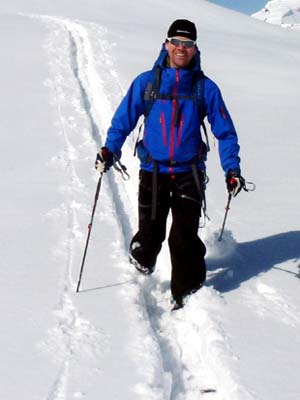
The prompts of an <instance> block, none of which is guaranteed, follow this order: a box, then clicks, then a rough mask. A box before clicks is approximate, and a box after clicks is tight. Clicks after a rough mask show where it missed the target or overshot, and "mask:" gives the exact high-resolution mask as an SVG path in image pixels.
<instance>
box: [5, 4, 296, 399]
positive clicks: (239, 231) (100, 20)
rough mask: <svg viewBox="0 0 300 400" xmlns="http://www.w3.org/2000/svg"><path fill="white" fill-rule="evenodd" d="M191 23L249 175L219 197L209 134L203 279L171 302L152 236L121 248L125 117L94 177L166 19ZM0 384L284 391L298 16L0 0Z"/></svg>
mask: <svg viewBox="0 0 300 400" xmlns="http://www.w3.org/2000/svg"><path fill="white" fill-rule="evenodd" d="M178 17H184V18H189V19H191V20H193V21H195V23H196V24H197V26H198V31H199V40H198V44H199V47H200V49H201V53H202V64H203V69H204V71H205V73H206V74H207V75H208V76H210V77H211V78H212V79H214V80H215V81H216V82H217V83H218V84H219V86H220V87H221V89H222V92H223V95H224V98H225V100H226V103H227V105H228V108H229V110H230V112H231V115H232V118H233V120H234V122H235V125H236V128H237V131H238V133H239V141H240V145H241V158H242V173H243V175H244V176H245V178H246V179H247V180H249V181H254V182H255V184H256V191H255V192H252V193H246V192H243V193H241V194H240V195H239V196H238V197H237V198H235V199H234V200H233V201H232V204H231V208H230V211H229V215H228V220H227V225H226V231H225V235H224V238H223V240H222V242H218V235H219V232H220V227H221V224H222V221H223V217H224V211H225V205H226V200H227V194H226V190H225V183H224V175H223V172H222V170H221V167H220V163H219V159H218V151H217V144H215V145H214V140H213V138H212V137H211V136H210V141H211V148H212V150H211V152H210V153H209V161H208V165H207V167H208V175H209V177H210V182H209V184H208V188H207V202H208V214H209V216H210V221H207V222H206V225H205V227H203V228H201V229H199V234H200V235H201V237H202V238H203V240H204V241H205V243H206V245H207V249H208V254H207V265H208V279H207V283H206V285H205V287H204V288H203V289H201V291H199V292H198V293H197V294H195V295H193V296H191V297H190V299H189V300H188V303H187V305H186V307H185V308H184V309H182V310H179V311H177V312H170V291H169V279H170V263H169V254H168V249H167V245H165V246H164V248H163V251H162V253H161V255H160V257H159V260H158V265H157V271H156V272H155V274H154V275H153V276H151V277H148V278H147V277H141V276H139V275H138V274H137V273H136V272H135V271H134V270H133V269H132V267H131V266H130V265H129V264H128V259H127V249H128V244H129V241H130V239H131V237H132V235H133V233H134V232H135V230H136V225H137V184H138V163H137V160H136V159H135V158H134V157H133V146H134V142H135V137H136V134H137V132H134V133H133V135H131V137H129V138H128V140H127V142H126V144H125V146H124V151H123V156H122V162H123V163H124V164H125V165H126V166H127V167H128V171H129V173H130V175H131V179H130V180H129V181H126V182H125V181H123V180H122V178H121V176H120V174H119V173H118V172H117V171H109V172H108V173H107V174H106V175H105V176H104V178H103V182H102V186H101V191H100V196H99V201H98V204H97V209H96V214H95V219H94V225H93V230H92V234H91V240H90V245H89V249H88V254H87V258H86V264H85V269H84V271H83V277H82V284H81V291H80V292H79V293H76V285H77V282H78V276H79V270H80V265H81V260H82V255H83V249H84V245H85V240H86V235H87V232H88V224H89V222H90V216H91V212H92V206H93V202H94V195H95V190H96V185H97V182H98V178H99V175H98V174H97V173H96V171H95V170H94V160H95V155H96V152H97V150H98V149H99V147H100V146H101V145H102V143H103V142H104V139H105V135H106V130H107V128H108V127H109V124H110V120H111V117H112V115H113V112H114V110H115V109H116V107H117V105H118V103H119V102H120V100H121V98H122V96H123V95H124V93H125V92H126V90H127V88H128V86H129V84H130V82H131V81H132V79H133V78H134V77H135V76H136V75H137V74H138V73H139V72H141V71H143V70H146V69H149V68H151V67H152V65H153V62H154V60H155V58H156V56H157V54H158V52H159V50H160V46H161V43H162V42H163V41H164V39H165V36H166V31H167V28H168V27H169V25H170V23H171V22H172V21H173V20H174V19H176V18H178ZM0 48H1V62H0V71H1V73H0V87H1V100H0V141H1V157H0V166H1V167H0V174H1V180H0V182H1V196H0V213H1V214H0V215H1V231H0V234H1V240H0V251H1V270H0V285H1V292H0V310H1V330H0V351H1V364H0V397H1V399H5V400H19V399H26V400H27V399H28V400H41V399H44V400H71V399H72V400H73V399H74V400H75V399H86V400H96V399H97V400H98V399H104V400H198V399H204V400H205V399H209V400H210V399H213V400H296V399H298V398H299V393H300V382H299V379H298V375H299V367H300V360H299V350H300V336H299V328H300V291H299V284H300V281H299V277H300V262H299V257H300V247H299V243H300V230H299V221H300V208H299V198H298V196H299V194H300V186H299V172H300V171H299V150H300V136H299V131H300V121H299V117H298V108H299V106H298V104H299V99H298V98H299V92H300V81H299V68H300V57H299V54H300V52H299V51H300V42H299V32H297V31H293V30H285V29H278V28H277V27H274V26H272V25H269V24H262V23H261V22H260V21H257V20H255V19H254V18H251V17H248V16H245V15H242V14H239V13H236V12H233V11H230V10H226V9H223V8H221V7H218V6H216V5H213V4H211V3H209V2H207V1H204V0H186V1H185V3H184V10H183V7H182V2H177V1H174V0H172V1H171V0H165V1H164V2H161V1H158V0H151V1H150V0H143V1H139V2H136V1H134V0H127V1H126V2H122V1H119V0H110V1H109V2H107V1H104V0H85V1H84V2H82V1H80V0H76V1H75V0H72V1H71V0H60V1H49V0H42V1H39V2H37V1H35V0H27V1H26V2H24V1H21V0H11V1H10V2H7V3H3V2H2V3H1V5H0Z"/></svg>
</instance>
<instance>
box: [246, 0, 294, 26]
mask: <svg viewBox="0 0 300 400" xmlns="http://www.w3.org/2000/svg"><path fill="white" fill-rule="evenodd" d="M253 17H254V18H257V19H260V20H262V21H265V22H269V23H270V24H274V25H281V26H282V27H285V28H293V29H299V28H300V1H299V0H273V1H269V2H268V3H267V4H266V5H265V7H264V8H263V9H262V10H260V11H258V12H257V13H255V14H253Z"/></svg>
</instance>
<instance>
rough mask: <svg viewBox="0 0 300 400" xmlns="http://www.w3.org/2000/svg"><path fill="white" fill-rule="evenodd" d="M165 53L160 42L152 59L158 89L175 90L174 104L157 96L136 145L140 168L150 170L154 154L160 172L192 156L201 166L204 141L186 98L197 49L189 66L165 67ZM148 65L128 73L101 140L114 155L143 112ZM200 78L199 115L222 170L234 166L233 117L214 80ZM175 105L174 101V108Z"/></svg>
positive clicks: (185, 167) (181, 167)
mask: <svg viewBox="0 0 300 400" xmlns="http://www.w3.org/2000/svg"><path fill="white" fill-rule="evenodd" d="M166 57H167V51H166V49H165V48H164V45H163V48H162V50H161V52H160V55H159V57H158V59H157V61H156V63H155V65H159V66H160V67H161V68H162V74H161V85H160V93H165V94H172V95H174V96H178V100H177V105H176V104H175V103H176V101H174V99H173V100H172V99H171V100H169V99H167V100H166V99H157V100H156V101H155V102H154V103H153V106H152V108H151V112H150V114H149V116H148V117H147V118H146V121H145V125H144V134H143V142H142V144H140V145H139V147H141V146H142V148H140V149H138V155H139V153H140V155H141V156H140V160H141V168H142V169H144V170H147V171H152V170H153V160H156V161H157V165H158V171H159V172H160V173H179V172H184V171H189V170H191V165H190V162H191V160H193V159H196V160H197V166H198V168H199V169H201V170H204V169H205V164H204V162H205V160H206V145H205V143H204V141H203V138H202V135H201V130H200V124H201V118H200V117H199V110H198V109H197V106H196V103H195V101H194V100H193V99H192V98H191V94H192V90H193V87H194V79H193V77H194V74H195V73H197V71H199V70H200V53H199V51H198V52H197V54H196V55H195V57H194V60H193V66H192V67H191V68H189V69H176V68H168V67H166V66H165V65H166V63H165V61H166ZM152 71H153V70H150V71H147V72H144V73H142V74H140V75H139V76H137V77H136V78H135V79H134V81H133V82H132V84H131V86H130V88H129V90H128V92H127V94H126V96H125V97H124V99H123V100H122V102H121V104H120V105H119V107H118V109H117V111H116V113H115V115H114V117H113V119H112V123H111V127H110V128H109V130H108V134H107V139H106V142H105V146H106V147H108V149H109V150H110V151H112V152H113V153H116V154H117V155H118V156H119V157H120V156H121V148H122V146H123V144H124V142H125V139H126V137H127V136H128V135H129V134H130V133H131V132H132V130H133V129H134V128H135V126H136V124H137V121H138V119H139V117H140V116H141V115H143V114H144V113H145V112H146V103H145V100H144V93H145V89H146V86H147V83H148V82H149V81H151V79H152ZM204 79H205V81H204V96H203V98H204V102H205V104H204V110H205V114H206V115H205V116H207V119H208V121H209V123H210V125H211V130H212V132H213V134H214V135H215V137H216V138H217V139H218V142H219V154H220V160H221V165H222V168H223V170H224V172H225V174H227V173H228V171H229V170H230V169H231V170H234V171H236V172H240V166H239V165H240V158H239V156H238V153H239V145H238V139H237V134H236V131H235V128H234V125H233V122H232V120H231V117H230V115H229V113H228V111H227V108H226V106H225V103H224V101H223V99H222V95H221V92H220V89H219V88H218V86H217V85H216V84H215V83H214V82H213V81H212V80H211V79H209V78H207V77H204ZM175 107H178V108H177V112H176V111H175ZM175 114H176V115H177V118H176V121H174V115H175ZM145 155H146V156H145ZM148 156H150V157H148Z"/></svg>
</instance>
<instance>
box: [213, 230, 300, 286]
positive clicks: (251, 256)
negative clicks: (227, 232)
mask: <svg viewBox="0 0 300 400" xmlns="http://www.w3.org/2000/svg"><path fill="white" fill-rule="evenodd" d="M234 246H235V247H234V251H233V252H231V254H229V255H228V256H227V257H226V256H225V258H221V257H220V256H219V257H215V258H214V256H213V255H212V256H208V258H207V266H208V279H207V285H208V286H213V287H214V288H215V289H216V290H218V291H220V292H228V291H230V290H234V289H236V288H237V287H239V286H240V284H241V283H243V282H245V281H247V280H249V279H251V278H253V277H254V276H257V275H259V274H261V273H264V272H267V271H268V270H270V269H272V268H273V269H275V268H276V269H278V270H281V271H284V272H286V273H290V274H292V275H294V276H295V277H297V278H300V265H298V269H299V272H298V273H296V272H293V271H290V270H287V269H284V268H279V267H276V265H278V264H282V263H284V262H285V261H288V260H295V262H297V261H298V260H299V258H300V231H291V232H285V233H280V234H277V235H273V236H270V237H266V238H262V239H258V240H254V241H252V242H245V243H235V244H234Z"/></svg>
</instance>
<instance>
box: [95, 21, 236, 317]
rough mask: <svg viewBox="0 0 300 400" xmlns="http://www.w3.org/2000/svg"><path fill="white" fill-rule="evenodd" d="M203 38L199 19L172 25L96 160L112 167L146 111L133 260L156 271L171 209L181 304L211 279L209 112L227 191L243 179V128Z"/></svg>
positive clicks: (174, 279)
mask: <svg viewBox="0 0 300 400" xmlns="http://www.w3.org/2000/svg"><path fill="white" fill-rule="evenodd" d="M196 39H197V32H196V27H195V25H194V23H192V22H190V21H188V20H176V21H174V22H173V23H172V24H171V26H170V28H169V30H168V33H167V39H166V40H165V43H164V44H163V47H162V50H161V52H160V55H159V57H158V60H157V61H156V63H155V65H154V68H153V69H152V70H151V71H147V72H144V73H142V74H141V75H139V76H138V77H137V78H136V79H135V80H134V81H133V83H132V85H131V87H130V88H129V90H128V93H127V95H126V96H125V98H124V99H123V100H122V102H121V104H120V106H119V107H118V109H117V111H116V113H115V115H114V117H113V119H112V124H111V127H110V128H109V130H108V134H107V139H106V142H105V147H103V148H102V149H101V151H100V153H99V154H98V155H97V160H96V168H97V169H98V170H99V171H100V172H105V171H107V170H108V169H109V167H110V166H111V165H112V164H113V159H114V155H116V157H118V158H119V157H120V156H121V147H122V145H123V143H124V141H125V139H126V137H127V136H128V135H129V134H130V132H131V131H132V130H133V129H134V127H135V126H136V124H137V121H138V119H139V117H140V116H141V115H145V121H144V133H143V138H142V140H140V141H138V143H137V153H138V156H139V158H140V161H141V169H140V184H139V199H138V201H139V225H138V232H137V233H136V234H135V236H134V237H133V239H132V241H131V244H130V250H129V259H130V262H131V263H132V264H133V265H134V266H135V268H136V269H137V270H138V271H140V272H141V273H143V274H151V273H153V271H154V269H155V264H156V259H157V256H158V254H159V252H160V250H161V247H162V243H163V241H164V239H165V237H166V221H167V216H168V214H169V211H170V210H171V212H172V226H171V229H170V233H169V238H168V243H169V249H170V256H171V264H172V272H171V293H172V297H173V301H174V303H175V305H174V308H175V309H177V308H180V307H182V306H183V304H184V299H185V297H186V296H187V295H189V294H191V293H194V292H195V291H197V290H198V289H200V288H201V286H202V285H203V283H204V281H205V278H206V266H205V260H204V256H205V252H206V248H205V245H204V244H203V243H202V241H201V240H200V238H199V236H198V228H199V219H200V216H201V206H202V204H203V202H204V201H205V198H204V189H205V176H206V175H205V160H206V153H207V146H206V144H205V142H204V140H203V138H202V135H201V129H200V127H201V123H202V121H203V119H204V118H205V117H206V116H207V118H208V120H209V122H210V124H211V128H212V132H213V133H214V135H215V137H216V138H217V139H218V141H219V153H220V159H221V164H222V167H223V169H224V172H225V175H226V182H227V188H228V190H229V191H230V192H231V193H232V194H233V195H234V196H236V195H237V193H238V192H239V191H240V190H241V188H242V187H243V186H244V179H243V178H242V177H241V175H240V158H239V156H238V153H239V145H238V140H237V135H236V131H235V128H234V125H233V123H232V120H231V118H230V115H229V113H228V111H227V109H226V106H225V104H224V101H223V99H222V96H221V92H220V90H219V88H218V87H217V85H216V84H215V83H214V82H213V81H211V80H210V79H209V78H207V77H206V76H204V74H203V72H202V71H201V67H200V52H199V50H198V48H197V46H196ZM199 99H200V100H199ZM199 102H200V103H201V104H199Z"/></svg>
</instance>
